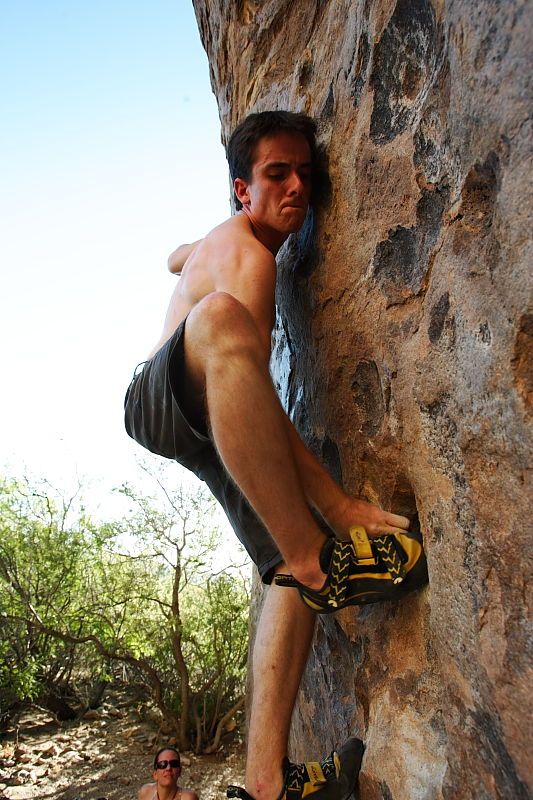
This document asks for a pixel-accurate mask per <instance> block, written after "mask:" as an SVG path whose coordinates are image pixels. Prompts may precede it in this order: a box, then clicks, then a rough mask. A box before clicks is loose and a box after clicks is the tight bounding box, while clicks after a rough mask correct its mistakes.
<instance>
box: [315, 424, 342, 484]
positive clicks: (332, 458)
mask: <svg viewBox="0 0 533 800" xmlns="http://www.w3.org/2000/svg"><path fill="white" fill-rule="evenodd" d="M320 450H321V455H322V462H323V463H324V464H325V466H326V467H327V469H328V472H329V474H330V475H331V477H332V478H335V480H336V481H337V483H338V484H339V485H340V486H342V463H341V457H340V453H339V448H338V447H337V445H336V443H335V442H334V441H333V439H330V438H329V436H326V437H325V439H324V441H323V442H322V446H321V448H320Z"/></svg>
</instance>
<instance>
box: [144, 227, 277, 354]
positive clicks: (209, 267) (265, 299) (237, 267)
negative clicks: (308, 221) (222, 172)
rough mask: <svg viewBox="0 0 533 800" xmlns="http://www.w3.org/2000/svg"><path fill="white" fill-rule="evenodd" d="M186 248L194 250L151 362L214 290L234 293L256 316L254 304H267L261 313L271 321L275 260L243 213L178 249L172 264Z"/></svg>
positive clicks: (173, 295)
mask: <svg viewBox="0 0 533 800" xmlns="http://www.w3.org/2000/svg"><path fill="white" fill-rule="evenodd" d="M185 247H186V248H190V251H189V253H188V255H187V257H186V259H185V260H184V263H183V265H180V268H179V269H180V273H179V274H180V278H179V280H178V283H177V284H176V287H175V288H174V292H173V293H172V297H171V298H170V303H169V306H168V310H167V314H166V318H165V322H164V325H163V331H162V334H161V337H160V339H159V341H158V342H157V344H156V345H155V347H154V348H153V349H152V351H151V352H150V354H149V356H148V357H149V358H150V357H151V356H152V355H154V353H156V352H157V350H159V348H160V347H161V346H162V345H163V344H164V343H165V342H166V341H167V340H168V339H169V338H170V337H171V336H172V334H173V333H174V331H175V330H176V328H177V327H178V325H179V324H180V322H182V320H184V319H185V318H186V317H187V316H188V314H189V313H190V312H191V310H192V309H193V308H194V307H195V305H196V304H197V303H199V302H200V301H201V300H203V298H205V297H207V295H209V294H211V293H212V292H227V293H228V294H231V295H233V296H234V297H236V298H237V299H239V300H241V302H243V303H244V304H245V305H247V306H249V307H250V311H251V313H252V314H253V315H254V316H255V309H256V306H262V305H264V306H265V307H264V308H261V309H260V313H261V314H262V315H263V316H265V318H266V319H267V323H266V324H270V323H273V316H274V291H275V282H276V261H275V258H274V256H273V255H272V253H271V252H270V251H269V250H268V249H267V248H266V247H265V246H264V245H263V244H262V243H261V242H260V241H259V240H258V239H257V237H256V236H255V234H254V231H253V228H252V225H251V223H250V220H249V219H248V217H247V216H246V215H245V214H236V215H235V216H233V217H230V218H229V219H227V220H225V221H224V222H223V223H221V224H220V225H218V226H217V227H216V228H213V230H212V231H210V232H209V233H208V234H207V236H205V237H204V238H203V239H200V240H199V241H198V242H196V243H194V244H193V245H182V246H180V248H178V249H177V250H176V251H174V254H172V255H173V256H174V261H173V263H174V265H176V264H177V263H178V258H179V253H180V251H181V253H182V254H183V253H184V252H185V250H183V249H182V248H185ZM175 254H178V255H175ZM171 258H172V256H171ZM169 264H170V259H169ZM171 271H177V270H176V269H174V270H171Z"/></svg>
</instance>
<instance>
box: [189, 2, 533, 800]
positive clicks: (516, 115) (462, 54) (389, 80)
mask: <svg viewBox="0 0 533 800" xmlns="http://www.w3.org/2000/svg"><path fill="white" fill-rule="evenodd" d="M194 5H195V9H196V14H197V18H198V23H199V28H200V32H201V36H202V39H203V43H204V46H205V48H206V50H207V52H208V55H209V60H210V66H211V77H212V84H213V89H214V91H215V94H216V96H217V99H218V104H219V109H220V116H221V121H222V130H223V138H224V139H226V138H227V136H228V133H229V132H230V131H231V129H232V128H233V127H234V126H235V125H236V124H237V122H239V121H240V120H241V119H242V117H243V116H244V115H245V114H246V113H248V112H250V111H255V110H259V111H260V110H266V109H272V108H286V109H290V110H294V111H305V112H307V113H309V114H311V115H312V116H314V117H315V118H316V119H317V121H318V123H319V130H320V140H321V142H322V143H323V144H324V146H325V147H326V149H327V152H328V154H329V166H330V175H331V180H332V197H331V202H330V203H329V206H328V208H327V209H326V210H325V211H321V212H320V213H319V214H318V215H317V220H316V224H317V240H318V241H317V247H316V252H315V254H314V257H313V258H311V259H307V261H305V260H304V261H303V262H302V263H299V262H298V259H296V260H295V258H294V255H295V244H294V243H290V242H289V243H287V246H286V248H285V250H284V251H283V252H282V253H281V254H280V259H279V260H280V279H279V307H280V314H279V319H278V325H277V344H276V352H275V359H274V362H275V380H276V381H277V383H278V387H279V392H280V396H281V397H282V400H283V402H284V404H285V406H286V408H287V410H288V411H289V413H290V414H291V417H292V418H293V419H294V420H295V422H296V424H297V426H298V428H299V430H300V431H301V433H302V435H303V437H304V438H305V439H306V441H307V442H308V443H309V444H310V446H311V447H312V448H313V450H314V451H315V452H316V453H317V454H318V456H319V457H320V458H321V459H322V460H323V461H324V462H325V463H326V464H327V465H328V467H329V468H330V470H331V472H332V473H333V474H334V475H336V476H337V477H341V476H342V481H343V483H344V486H345V488H346V489H347V490H348V491H350V492H352V493H354V494H356V495H361V496H363V497H366V498H367V499H369V500H372V501H376V502H379V503H381V504H383V505H384V506H385V507H391V508H393V509H394V510H398V511H406V512H413V511H414V510H415V509H418V512H419V514H420V519H421V524H422V530H423V532H424V535H425V542H426V549H427V555H428V562H429V570H430V587H429V588H428V589H426V590H424V591H423V592H422V593H421V594H419V595H417V596H413V597H410V598H408V599H407V600H406V601H403V602H402V603H400V604H391V605H387V606H375V607H368V608H365V609H361V610H347V611H344V612H342V613H340V614H338V615H337V616H336V617H335V618H329V619H326V620H321V621H320V623H319V625H318V630H317V635H316V640H315V644H314V648H313V654H312V657H311V660H310V663H309V667H308V671H307V674H306V676H305V679H304V684H303V687H302V691H301V696H300V700H299V706H298V709H297V714H296V718H295V721H294V726H293V734H292V745H293V754H294V756H295V757H297V758H300V757H305V756H311V755H315V756H316V754H317V753H322V752H324V751H325V750H326V749H327V748H328V747H329V746H331V745H333V744H334V743H336V742H338V741H339V740H341V739H342V738H343V737H344V736H346V735H347V734H349V733H355V734H358V735H359V736H361V737H362V738H364V740H365V742H366V744H367V750H366V755H365V760H364V764H363V772H362V776H361V798H362V800H378V799H379V798H383V800H422V799H424V800H436V799H437V798H446V800H452V798H453V799H454V800H455V799H456V798H457V799H459V798H460V799H461V800H462V799H463V798H465V799H466V798H472V800H485V798H509V800H518V798H526V797H527V796H528V789H527V787H528V786H529V787H531V784H532V782H533V776H532V771H531V762H530V761H529V752H528V744H527V739H528V726H529V730H531V724H530V717H528V702H529V699H528V694H529V692H528V689H529V690H530V686H531V662H530V661H529V662H528V659H527V652H528V640H527V627H526V626H527V615H526V608H527V598H526V594H527V578H528V574H527V572H528V566H527V558H526V553H527V538H528V537H527V534H528V532H529V531H530V530H531V525H530V502H531V501H529V502H528V496H527V495H528V477H527V471H526V470H527V464H528V451H529V448H530V442H531V439H530V438H528V437H530V431H528V428H527V425H528V422H530V419H531V410H532V409H531V398H532V389H533V386H532V383H533V379H532V372H531V361H530V354H531V339H532V334H533V315H532V313H531V311H530V310H529V311H528V300H529V299H530V296H531V292H530V289H531V282H530V280H529V274H530V267H529V263H530V260H531V252H530V251H529V252H528V247H530V244H529V242H528V237H529V233H530V231H531V219H530V218H528V214H527V203H526V198H527V184H528V182H529V180H530V176H531V162H530V161H529V163H528V155H530V151H529V150H528V134H529V123H528V119H527V116H528V102H527V100H528V79H529V74H530V68H529V67H528V65H527V54H528V52H529V50H528V41H527V37H528V28H530V27H531V23H532V19H531V16H532V15H531V6H529V11H528V6H527V4H526V2H525V1H522V0H506V2H505V3H501V2H496V0H481V2H478V3H474V4H472V3H470V2H467V0H455V2H454V1H453V0H450V2H446V3H445V2H444V0H432V1H431V0H397V2H394V0H366V2H363V0H361V1H360V2H358V3H354V2H349V0H329V2H328V0H302V2H290V0H262V2H253V1H252V0H239V2H237V0H235V2H223V1H222V0H194ZM528 17H529V18H528ZM529 141H530V140H529ZM528 255H529V261H528ZM528 356H529V358H528ZM528 528H529V531H528ZM528 678H529V681H528ZM528 683H529V687H528ZM273 702H281V698H280V699H276V700H275V701H273Z"/></svg>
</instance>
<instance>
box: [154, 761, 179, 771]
mask: <svg viewBox="0 0 533 800" xmlns="http://www.w3.org/2000/svg"><path fill="white" fill-rule="evenodd" d="M179 766H180V762H179V761H178V759H177V758H171V759H170V761H167V760H166V759H165V761H157V762H156V765H155V768H156V769H166V768H167V767H172V769H179Z"/></svg>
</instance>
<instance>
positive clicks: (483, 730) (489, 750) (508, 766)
mask: <svg viewBox="0 0 533 800" xmlns="http://www.w3.org/2000/svg"><path fill="white" fill-rule="evenodd" d="M472 722H473V729H474V730H475V732H476V734H477V736H478V737H479V744H480V755H481V757H482V758H483V760H484V761H485V763H486V766H487V768H488V769H489V770H490V774H491V776H492V779H493V781H494V782H495V783H496V786H497V789H498V795H497V796H498V797H502V798H509V800H530V798H531V795H530V793H529V791H528V788H527V786H526V784H525V783H524V782H523V781H522V780H520V777H519V776H518V774H517V770H516V766H515V764H514V762H513V759H512V758H511V756H510V754H509V751H508V750H507V748H506V746H505V744H504V736H503V732H502V730H501V724H500V722H499V720H498V719H496V718H495V717H494V716H493V715H492V714H490V713H488V712H487V711H485V710H481V709H476V710H475V711H474V712H473V713H472Z"/></svg>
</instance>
